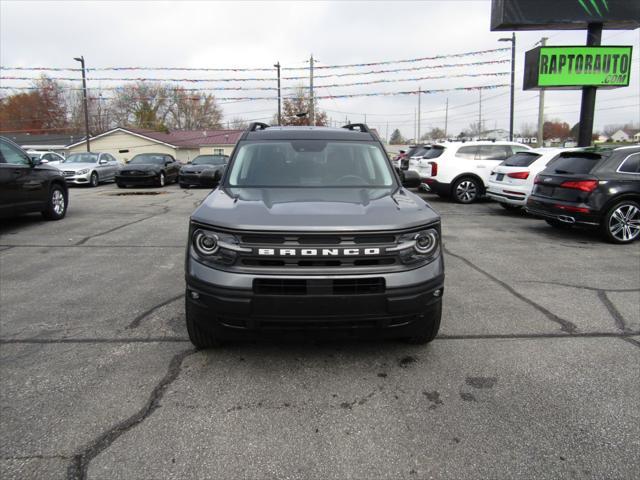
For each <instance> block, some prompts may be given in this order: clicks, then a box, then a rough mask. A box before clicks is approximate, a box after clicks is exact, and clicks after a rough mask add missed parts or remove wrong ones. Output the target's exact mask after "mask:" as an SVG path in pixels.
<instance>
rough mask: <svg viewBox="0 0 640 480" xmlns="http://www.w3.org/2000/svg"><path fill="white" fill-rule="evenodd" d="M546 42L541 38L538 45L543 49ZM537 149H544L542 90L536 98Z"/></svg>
mask: <svg viewBox="0 0 640 480" xmlns="http://www.w3.org/2000/svg"><path fill="white" fill-rule="evenodd" d="M547 40H549V38H548V37H542V38H541V39H540V41H539V42H538V43H539V44H540V46H542V47H544V46H545V45H546V44H547ZM538 147H544V88H541V89H540V96H539V97H538Z"/></svg>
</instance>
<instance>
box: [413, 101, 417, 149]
mask: <svg viewBox="0 0 640 480" xmlns="http://www.w3.org/2000/svg"><path fill="white" fill-rule="evenodd" d="M413 143H418V115H416V109H415V108H414V109H413Z"/></svg>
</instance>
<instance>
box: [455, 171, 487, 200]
mask: <svg viewBox="0 0 640 480" xmlns="http://www.w3.org/2000/svg"><path fill="white" fill-rule="evenodd" d="M451 190H452V193H453V198H455V200H456V202H458V203H465V204H468V203H473V202H475V201H476V200H478V198H480V192H481V190H482V185H481V184H480V182H479V181H478V180H476V179H475V178H473V177H463V178H461V179H460V180H458V181H457V182H456V183H454V184H453V187H452V189H451Z"/></svg>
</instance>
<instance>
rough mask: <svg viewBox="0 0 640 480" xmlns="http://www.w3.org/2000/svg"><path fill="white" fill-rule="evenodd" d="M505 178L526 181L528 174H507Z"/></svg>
mask: <svg viewBox="0 0 640 480" xmlns="http://www.w3.org/2000/svg"><path fill="white" fill-rule="evenodd" d="M507 177H511V178H519V179H520V180H526V179H527V178H529V172H513V173H507Z"/></svg>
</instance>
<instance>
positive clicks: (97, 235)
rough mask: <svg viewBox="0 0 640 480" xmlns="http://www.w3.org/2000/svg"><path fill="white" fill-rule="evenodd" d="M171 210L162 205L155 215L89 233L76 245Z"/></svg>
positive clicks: (76, 244)
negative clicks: (160, 210)
mask: <svg viewBox="0 0 640 480" xmlns="http://www.w3.org/2000/svg"><path fill="white" fill-rule="evenodd" d="M168 211H169V207H166V206H165V207H162V212H158V213H154V214H153V215H147V216H146V217H144V218H139V219H137V220H133V221H132V222H127V223H124V224H122V225H119V226H117V227H114V228H111V229H109V230H106V231H104V232H100V233H94V234H93V235H89V236H86V237H84V238H83V239H81V240H79V241H78V242H76V243H75V244H74V246H79V245H84V244H85V243H87V242H88V241H89V240H91V239H94V238H96V237H100V236H102V235H107V234H109V233H112V232H115V231H116V230H120V229H121V228H125V227H129V226H131V225H135V224H136V223H140V222H144V221H145V220H149V219H150V218H153V217H157V216H159V215H164V214H165V213H167V212H168Z"/></svg>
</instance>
